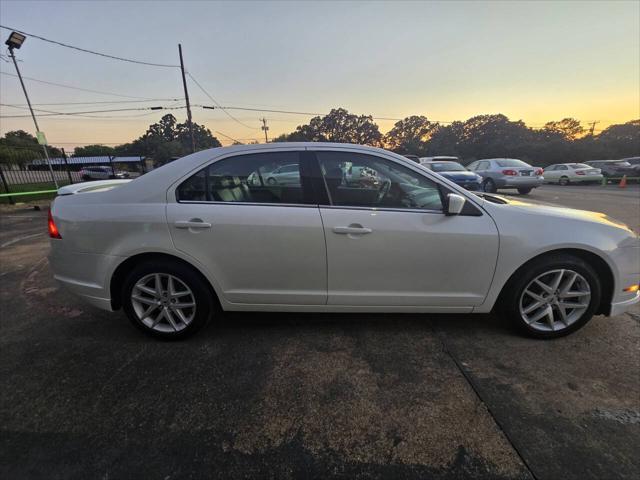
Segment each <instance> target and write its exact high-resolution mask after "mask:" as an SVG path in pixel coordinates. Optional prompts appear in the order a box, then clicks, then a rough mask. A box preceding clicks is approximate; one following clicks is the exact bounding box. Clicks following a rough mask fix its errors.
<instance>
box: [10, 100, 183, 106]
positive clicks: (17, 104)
mask: <svg viewBox="0 0 640 480" xmlns="http://www.w3.org/2000/svg"><path fill="white" fill-rule="evenodd" d="M179 101H181V99H180V98H150V99H149V100H108V101H102V102H53V103H32V104H31V105H40V106H47V105H60V106H63V107H64V106H67V105H110V104H117V103H148V102H179ZM6 106H7V107H26V106H27V104H26V103H12V104H7V105H6Z"/></svg>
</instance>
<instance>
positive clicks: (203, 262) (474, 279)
mask: <svg viewBox="0 0 640 480" xmlns="http://www.w3.org/2000/svg"><path fill="white" fill-rule="evenodd" d="M274 164H276V165H282V166H285V165H286V166H290V165H295V166H296V167H297V168H296V172H295V173H296V180H295V181H291V182H288V183H287V184H285V185H282V184H272V183H270V182H267V178H268V175H262V170H263V169H266V170H269V171H272V170H271V168H272V166H273V165H274ZM266 166H268V168H267V167H266ZM349 166H350V167H352V168H367V169H368V170H371V171H372V172H375V176H376V178H377V179H378V181H377V182H370V181H362V182H357V181H353V179H352V181H350V182H348V183H347V181H346V179H345V175H344V171H345V169H346V168H347V167H349ZM266 170H265V171H266ZM250 177H251V178H253V179H254V181H253V182H247V179H248V178H250ZM256 179H258V180H256ZM92 183H94V184H95V185H92ZM59 193H60V194H59V196H58V197H57V198H56V200H55V201H54V203H53V204H52V206H51V211H50V219H49V235H50V237H51V254H50V257H49V259H50V263H51V266H52V269H53V272H54V275H55V278H56V279H57V280H58V281H59V282H61V283H62V284H64V285H65V286H67V287H68V288H69V289H70V290H71V291H73V292H75V293H76V294H78V295H79V296H81V297H83V298H84V299H85V300H87V301H88V302H90V303H91V304H93V305H95V306H97V307H99V308H102V309H105V310H109V311H113V310H118V309H120V308H122V309H123V310H124V311H125V312H126V314H127V316H128V317H129V319H130V320H131V321H132V322H133V324H134V325H136V326H137V327H139V328H140V329H142V330H143V331H145V332H148V333H150V334H153V335H156V336H161V337H166V338H179V337H183V336H185V335H188V334H191V333H193V332H195V331H196V330H198V329H199V328H200V327H202V326H203V325H204V324H205V323H206V322H207V321H208V319H210V318H211V317H215V316H217V315H220V314H221V312H222V311H297V312H424V313H487V312H490V311H492V310H494V308H496V307H499V311H500V312H502V313H503V314H504V315H506V316H508V317H509V318H510V319H511V320H512V321H513V322H514V324H515V325H517V326H518V327H519V328H520V329H521V330H522V331H524V332H526V333H528V334H529V335H532V336H535V337H541V338H551V337H557V336H560V335H564V334H567V333H570V332H572V331H575V330H577V329H578V328H580V327H582V326H583V325H585V324H586V323H587V322H588V321H589V319H590V318H591V317H592V316H593V315H594V314H604V315H617V314H619V313H621V312H623V311H625V310H626V309H628V308H629V307H631V306H632V305H633V304H635V303H637V302H638V301H640V294H639V293H638V283H639V281H640V240H639V238H638V235H637V234H635V233H634V232H633V231H632V230H631V229H629V228H628V227H627V226H625V225H624V224H621V223H619V222H617V221H615V220H613V219H610V218H608V217H606V216H604V215H602V214H599V213H593V212H585V211H579V210H571V209H566V208H554V207H549V206H535V205H531V204H528V203H525V202H522V201H520V200H518V201H515V200H513V201H510V200H507V199H504V198H502V197H498V196H495V195H489V194H482V195H481V196H478V195H475V194H473V193H470V192H468V191H466V190H465V189H463V188H461V187H459V186H457V185H456V184H455V183H453V182H450V181H449V180H447V179H445V178H443V177H441V176H439V175H437V174H435V173H433V172H431V171H428V170H427V169H424V168H422V167H420V166H419V165H418V164H416V163H414V162H412V161H410V160H407V159H406V158H404V157H402V156H400V155H396V154H394V153H391V152H388V151H385V150H381V149H376V148H371V147H364V146H357V145H347V144H327V143H288V144H268V145H243V146H233V147H227V148H217V149H212V150H205V151H201V152H198V153H195V154H192V155H189V156H187V157H184V158H182V159H180V160H177V161H174V162H171V163H169V164H167V165H165V166H163V167H161V168H159V169H156V170H153V171H152V172H150V173H148V174H146V175H144V176H142V177H140V178H137V179H135V180H133V181H126V180H111V181H103V182H90V183H84V184H80V185H72V186H67V187H64V188H63V189H61V190H60V192H59Z"/></svg>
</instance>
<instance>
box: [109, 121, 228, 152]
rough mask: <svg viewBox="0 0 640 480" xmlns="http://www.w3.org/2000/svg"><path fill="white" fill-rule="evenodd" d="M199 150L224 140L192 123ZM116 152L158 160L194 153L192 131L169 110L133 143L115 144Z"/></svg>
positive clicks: (216, 145) (211, 146)
mask: <svg viewBox="0 0 640 480" xmlns="http://www.w3.org/2000/svg"><path fill="white" fill-rule="evenodd" d="M193 132H194V139H195V143H196V150H203V149H206V148H214V147H220V146H221V143H220V142H219V141H218V139H217V138H216V137H214V136H213V134H212V133H211V131H210V130H209V129H208V128H206V127H204V126H202V125H198V124H197V123H194V124H193ZM115 152H116V154H117V155H143V156H146V157H150V158H151V159H153V160H154V161H155V162H156V163H158V164H164V163H166V162H168V161H170V160H171V159H173V158H175V157H182V156H184V155H187V154H189V153H191V135H190V133H189V127H188V125H187V123H178V121H177V120H176V117H174V116H173V115H171V114H167V115H165V116H164V117H162V118H161V119H160V121H159V122H157V123H154V124H152V125H149V128H148V129H147V131H146V132H145V133H144V134H143V135H142V136H141V137H140V138H138V139H136V140H134V141H133V142H131V143H126V144H124V145H119V146H117V147H116V148H115Z"/></svg>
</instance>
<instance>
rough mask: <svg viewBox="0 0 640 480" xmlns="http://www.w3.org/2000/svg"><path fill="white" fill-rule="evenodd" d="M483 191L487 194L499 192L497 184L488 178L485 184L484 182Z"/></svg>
mask: <svg viewBox="0 0 640 480" xmlns="http://www.w3.org/2000/svg"><path fill="white" fill-rule="evenodd" d="M482 190H483V191H485V192H487V193H496V191H497V190H498V189H497V188H496V182H494V181H493V180H491V179H490V178H487V179H486V180H485V181H484V182H482Z"/></svg>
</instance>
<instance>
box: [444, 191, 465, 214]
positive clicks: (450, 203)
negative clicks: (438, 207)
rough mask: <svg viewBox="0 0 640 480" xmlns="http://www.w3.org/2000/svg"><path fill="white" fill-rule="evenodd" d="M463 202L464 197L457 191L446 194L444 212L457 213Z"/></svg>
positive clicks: (460, 209)
mask: <svg viewBox="0 0 640 480" xmlns="http://www.w3.org/2000/svg"><path fill="white" fill-rule="evenodd" d="M464 202H466V199H465V198H464V197H463V196H462V195H458V194H457V193H450V194H448V195H447V209H446V214H447V215H458V214H459V213H460V212H461V211H462V207H464Z"/></svg>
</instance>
